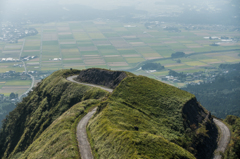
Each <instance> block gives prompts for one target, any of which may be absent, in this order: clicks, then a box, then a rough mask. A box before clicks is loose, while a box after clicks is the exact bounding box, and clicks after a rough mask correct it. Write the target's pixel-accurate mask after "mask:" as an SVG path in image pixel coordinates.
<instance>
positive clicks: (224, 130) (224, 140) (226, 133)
mask: <svg viewBox="0 0 240 159" xmlns="http://www.w3.org/2000/svg"><path fill="white" fill-rule="evenodd" d="M213 121H214V123H215V124H216V125H217V126H218V127H219V129H220V131H221V136H220V139H219V142H218V147H217V149H216V150H215V154H216V155H214V157H213V159H221V155H220V152H222V153H224V151H225V150H226V148H227V145H228V143H229V141H230V136H231V133H230V130H229V129H228V127H227V126H226V125H225V124H224V123H223V122H221V121H220V120H217V119H215V118H214V119H213Z"/></svg>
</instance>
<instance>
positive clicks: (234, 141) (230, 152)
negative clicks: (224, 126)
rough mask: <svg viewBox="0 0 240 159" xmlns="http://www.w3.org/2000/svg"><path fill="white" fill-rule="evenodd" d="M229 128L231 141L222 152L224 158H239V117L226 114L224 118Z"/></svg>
mask: <svg viewBox="0 0 240 159" xmlns="http://www.w3.org/2000/svg"><path fill="white" fill-rule="evenodd" d="M224 121H225V122H227V123H228V124H229V127H230V130H231V141H230V144H229V145H228V148H227V150H226V151H225V154H224V159H236V158H240V118H239V117H237V116H233V115H228V116H227V117H226V119H225V120H224Z"/></svg>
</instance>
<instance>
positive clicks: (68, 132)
mask: <svg viewBox="0 0 240 159" xmlns="http://www.w3.org/2000/svg"><path fill="white" fill-rule="evenodd" d="M99 102H100V100H96V99H89V100H86V101H83V102H80V103H78V104H76V105H74V106H73V107H72V108H70V109H69V110H67V111H66V112H65V113H64V114H63V115H61V116H60V117H59V118H57V119H56V120H55V121H54V122H53V123H52V124H51V125H50V126H49V127H48V128H47V129H46V130H45V131H44V132H43V133H42V134H41V135H40V136H39V137H38V139H37V140H35V141H34V142H33V143H32V144H31V145H30V146H29V147H28V149H27V150H26V151H25V152H24V153H19V154H16V155H15V157H13V158H20V159H24V158H34V159H39V158H57V159H61V158H62V159H65V158H75V159H77V158H80V156H79V150H78V145H77V140H76V133H75V132H76V127H77V124H78V122H79V120H80V119H81V118H82V117H83V116H84V115H86V113H87V110H88V109H89V108H91V107H93V106H95V105H97V104H98V103H99Z"/></svg>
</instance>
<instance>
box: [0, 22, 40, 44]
mask: <svg viewBox="0 0 240 159" xmlns="http://www.w3.org/2000/svg"><path fill="white" fill-rule="evenodd" d="M36 34H38V31H37V30H36V29H35V28H23V27H22V26H21V25H13V24H12V23H10V22H7V23H4V24H2V25H1V28H0V41H5V42H9V43H17V42H18V39H21V38H24V37H26V36H33V35H36Z"/></svg>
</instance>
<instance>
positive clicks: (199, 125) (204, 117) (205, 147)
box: [182, 98, 218, 159]
mask: <svg viewBox="0 0 240 159" xmlns="http://www.w3.org/2000/svg"><path fill="white" fill-rule="evenodd" d="M182 114H183V118H184V126H185V128H189V127H190V128H191V129H192V130H193V131H194V132H195V135H194V137H193V144H192V147H193V148H194V149H195V150H196V152H192V153H194V155H195V157H196V158H197V159H202V158H205V159H210V158H212V155H213V152H214V150H215V148H216V147H217V136H218V130H217V127H216V125H215V124H214V122H213V118H212V116H211V113H210V112H208V111H207V110H205V109H204V108H203V107H202V106H201V105H200V104H199V103H198V102H197V99H196V98H193V99H191V100H189V101H188V102H187V103H186V104H185V105H184V107H183V109H182ZM198 129H199V130H198ZM200 129H201V130H200Z"/></svg>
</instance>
